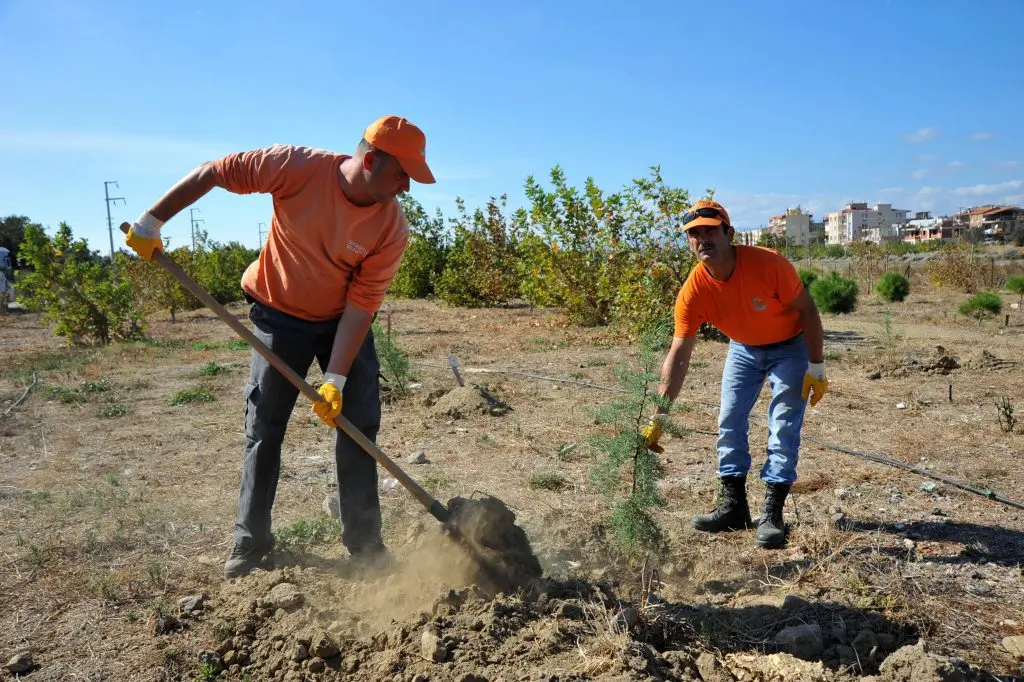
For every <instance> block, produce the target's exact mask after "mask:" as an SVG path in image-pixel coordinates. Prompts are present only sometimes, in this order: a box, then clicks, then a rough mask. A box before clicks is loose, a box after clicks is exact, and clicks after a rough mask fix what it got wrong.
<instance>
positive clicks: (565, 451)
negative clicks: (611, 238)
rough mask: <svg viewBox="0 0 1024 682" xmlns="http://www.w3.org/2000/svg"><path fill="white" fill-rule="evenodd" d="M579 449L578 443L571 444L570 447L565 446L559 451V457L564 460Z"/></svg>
mask: <svg viewBox="0 0 1024 682" xmlns="http://www.w3.org/2000/svg"><path fill="white" fill-rule="evenodd" d="M577 447H579V445H578V444H577V443H569V444H568V445H563V446H562V447H561V448H559V449H558V456H559V457H561V458H563V459H564V458H565V457H568V456H569V455H571V454H572V453H573V452H575V451H576V448H577Z"/></svg>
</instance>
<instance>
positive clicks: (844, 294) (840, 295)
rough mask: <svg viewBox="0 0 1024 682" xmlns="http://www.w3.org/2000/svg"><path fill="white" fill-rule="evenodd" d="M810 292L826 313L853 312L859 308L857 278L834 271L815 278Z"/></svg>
mask: <svg viewBox="0 0 1024 682" xmlns="http://www.w3.org/2000/svg"><path fill="white" fill-rule="evenodd" d="M810 293H811V298H813V299H814V303H815V304H816V305H817V306H818V308H819V309H820V310H822V311H824V312H826V313H852V312H853V311H854V310H856V308H857V295H858V294H859V293H860V287H858V286H857V282H856V281H855V280H852V279H849V278H847V277H843V276H841V275H840V274H839V273H837V272H832V273H831V274H829V275H828V276H827V277H819V278H818V279H817V280H815V281H814V283H813V284H812V285H811V291H810Z"/></svg>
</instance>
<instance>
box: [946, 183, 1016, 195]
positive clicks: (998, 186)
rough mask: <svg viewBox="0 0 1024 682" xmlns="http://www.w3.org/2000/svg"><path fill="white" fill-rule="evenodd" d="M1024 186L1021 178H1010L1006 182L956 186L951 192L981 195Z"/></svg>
mask: <svg viewBox="0 0 1024 682" xmlns="http://www.w3.org/2000/svg"><path fill="white" fill-rule="evenodd" d="M1021 186H1024V181H1022V180H1010V181H1008V182H997V183H992V184H980V185H971V186H969V187H957V188H956V189H954V190H953V194H956V195H958V196H967V197H983V196H989V195H992V194H1000V193H1002V192H1008V191H1010V190H1015V189H1020V188H1021Z"/></svg>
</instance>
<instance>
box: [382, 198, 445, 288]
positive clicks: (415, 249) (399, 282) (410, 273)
mask: <svg viewBox="0 0 1024 682" xmlns="http://www.w3.org/2000/svg"><path fill="white" fill-rule="evenodd" d="M399 201H400V202H401V204H402V209H403V211H404V212H405V218H406V220H407V221H408V223H409V246H408V248H407V249H406V251H405V255H404V256H403V257H402V264H401V266H400V267H399V268H398V273H396V274H395V278H394V280H392V282H391V289H390V293H391V294H393V295H395V296H398V297H401V298H427V297H428V296H433V295H434V294H435V293H436V286H437V281H438V279H440V277H441V273H443V272H444V268H445V265H446V263H447V260H448V251H449V248H450V245H449V241H448V237H447V235H446V233H445V229H444V216H443V215H442V214H441V210H440V209H438V210H437V212H436V213H435V215H434V217H433V218H431V217H430V216H428V215H427V213H426V212H425V211H424V210H423V206H421V205H420V203H419V202H418V201H416V200H415V199H413V198H412V197H410V196H409V195H407V194H403V195H401V196H400V197H399Z"/></svg>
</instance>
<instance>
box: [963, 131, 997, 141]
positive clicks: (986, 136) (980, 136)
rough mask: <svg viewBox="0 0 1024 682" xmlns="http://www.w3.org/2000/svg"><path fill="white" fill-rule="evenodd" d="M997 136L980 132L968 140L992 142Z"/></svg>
mask: <svg viewBox="0 0 1024 682" xmlns="http://www.w3.org/2000/svg"><path fill="white" fill-rule="evenodd" d="M993 137H995V135H994V134H993V133H987V132H980V133H973V134H971V136H970V137H969V138H968V139H969V140H970V141H971V142H984V141H985V140H991V139H992V138H993Z"/></svg>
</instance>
